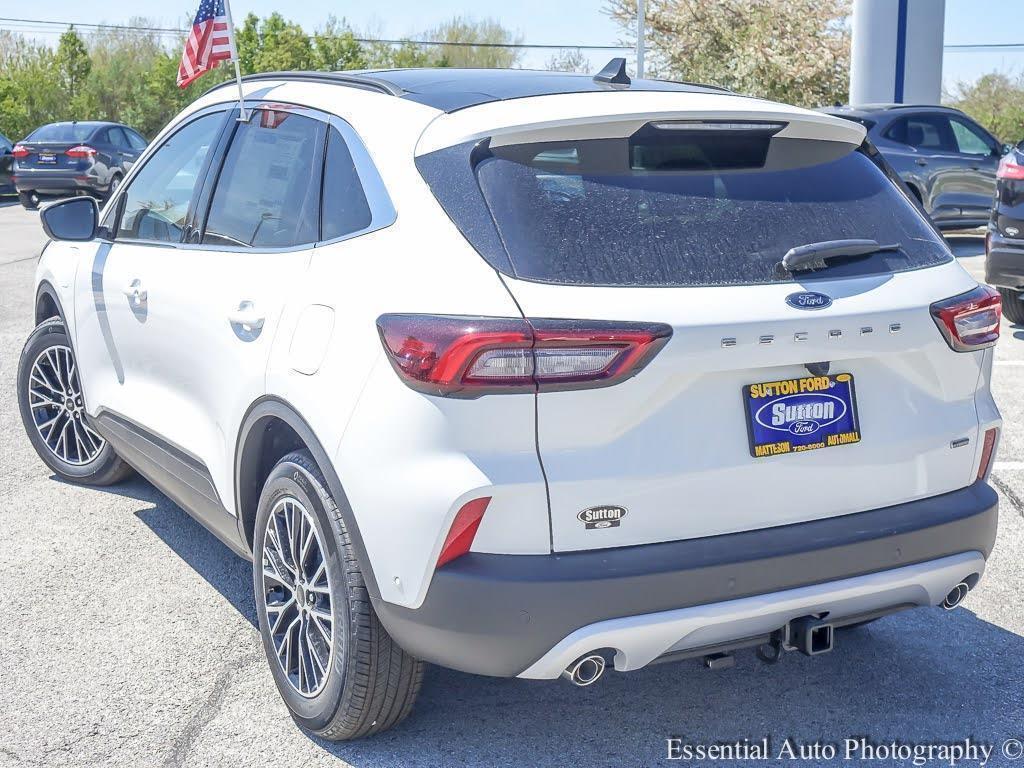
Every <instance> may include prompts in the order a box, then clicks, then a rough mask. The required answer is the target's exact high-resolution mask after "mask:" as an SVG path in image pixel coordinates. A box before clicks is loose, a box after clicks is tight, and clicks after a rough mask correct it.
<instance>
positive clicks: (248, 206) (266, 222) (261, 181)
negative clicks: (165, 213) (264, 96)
mask: <svg viewBox="0 0 1024 768" xmlns="http://www.w3.org/2000/svg"><path fill="white" fill-rule="evenodd" d="M325 130H326V128H325V126H324V124H323V123H322V122H320V121H319V120H314V119H312V118H309V117H305V116H303V115H297V114H294V113H292V112H287V111H282V110H272V109H258V110H256V111H255V114H254V115H253V116H252V117H251V118H250V119H249V121H248V122H246V123H240V124H239V125H238V128H237V131H236V132H235V136H234V138H233V139H232V141H231V146H230V148H229V149H228V152H227V155H226V157H225V159H224V165H223V167H222V169H221V172H220V176H219V178H218V181H217V187H216V189H215V190H214V193H213V198H212V200H211V202H210V213H209V215H208V217H207V220H206V229H205V232H204V234H203V242H204V243H208V244H214V245H226V246H241V247H260V248H287V247H291V246H298V245H305V244H309V243H313V242H315V241H316V240H317V234H318V229H319V221H320V175H321V172H322V169H323V147H324V132H325Z"/></svg>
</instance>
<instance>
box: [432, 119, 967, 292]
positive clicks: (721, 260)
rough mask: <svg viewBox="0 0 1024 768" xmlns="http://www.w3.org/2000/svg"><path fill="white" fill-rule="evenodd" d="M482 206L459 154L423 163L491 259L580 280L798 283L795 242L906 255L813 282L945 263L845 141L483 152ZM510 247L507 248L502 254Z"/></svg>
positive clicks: (513, 269)
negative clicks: (865, 246)
mask: <svg viewBox="0 0 1024 768" xmlns="http://www.w3.org/2000/svg"><path fill="white" fill-rule="evenodd" d="M461 152H462V157H461V162H464V163H467V165H468V163H469V157H468V155H469V153H470V152H472V153H473V155H474V159H475V161H476V162H475V164H474V168H473V174H472V175H473V178H474V181H475V184H476V186H477V194H476V198H475V200H476V201H479V203H482V205H483V208H484V209H485V210H486V216H488V217H489V218H490V219H491V221H492V222H493V227H494V229H495V230H496V235H497V236H496V237H491V236H489V234H488V232H487V228H486V227H485V226H484V224H483V215H482V213H481V209H480V207H479V205H478V204H476V203H475V202H474V197H473V195H472V194H471V191H470V190H469V188H468V184H467V183H466V180H465V179H464V178H463V179H462V180H459V178H458V175H457V174H454V173H451V172H450V168H449V169H448V170H446V166H450V164H451V163H452V162H457V161H456V160H455V159H454V153H452V152H449V151H448V150H441V154H446V155H447V157H448V159H447V161H442V160H443V158H442V157H441V156H440V155H439V153H434V154H435V155H437V157H434V158H430V156H427V158H425V162H423V163H421V164H420V169H421V172H423V173H424V175H425V176H426V177H427V180H428V182H430V183H431V187H432V189H433V190H434V192H435V194H436V195H438V198H439V200H440V201H441V203H442V205H444V206H445V208H446V210H447V211H448V213H449V215H450V216H452V218H453V219H454V220H455V222H456V223H457V224H458V225H459V226H460V228H461V229H462V230H463V232H464V234H466V236H467V237H468V238H469V239H470V241H471V242H473V243H474V245H476V246H477V248H478V250H480V252H481V253H482V254H483V255H484V256H485V257H486V258H487V259H488V261H489V262H490V263H491V264H492V266H494V267H496V268H498V269H500V270H502V271H506V272H509V273H511V274H512V275H514V276H516V277H521V278H524V279H530V280H537V281H543V282H556V283H567V284H580V285H650V286H666V285H679V286H691V285H748V284H759V283H772V282H791V281H794V276H793V275H792V274H789V273H788V272H786V271H785V270H783V269H782V268H781V265H780V262H781V260H782V257H783V255H784V254H785V253H786V252H787V251H788V250H789V249H790V248H793V247H795V246H799V245H804V244H807V243H815V242H822V241H825V240H837V239H844V238H870V239H875V240H877V241H878V242H879V243H885V244H889V243H900V245H901V246H902V248H901V250H899V251H896V252H881V253H877V254H872V255H870V256H866V257H860V258H856V259H851V260H844V261H842V262H834V263H831V264H830V265H829V266H828V267H827V268H826V269H824V270H820V271H818V272H800V273H799V279H800V281H801V282H803V281H805V280H807V279H813V278H815V277H827V278H835V277H844V276H850V275H864V274H878V273H888V272H897V271H902V270H908V269H916V268H920V267H925V266H930V265H933V264H938V263H942V262H945V261H948V260H949V259H950V258H951V256H950V255H949V252H948V249H947V248H946V246H945V244H944V243H943V242H942V241H941V238H940V237H939V236H938V235H937V234H936V233H935V231H934V229H933V228H932V227H931V226H930V225H929V224H928V223H927V222H926V221H925V220H924V219H923V218H922V217H921V216H920V214H919V213H918V212H917V210H916V209H915V208H914V207H913V206H912V205H911V203H910V202H909V201H908V200H907V198H906V197H905V196H904V195H903V194H902V193H901V192H900V191H899V190H898V189H897V188H896V187H895V185H894V184H893V183H892V182H891V181H890V180H889V178H888V177H887V176H886V175H885V174H884V173H883V172H882V171H881V170H880V169H879V167H878V166H877V165H875V163H874V162H873V161H872V160H871V159H870V158H868V157H867V156H866V155H864V154H863V153H861V152H860V151H854V150H852V148H851V147H850V146H849V145H844V144H839V143H836V142H822V141H807V140H794V139H771V138H770V137H768V136H766V135H756V134H751V135H743V134H742V133H736V134H726V133H718V134H714V135H708V134H704V135H701V134H700V132H697V131H694V132H692V134H690V132H687V131H671V132H669V131H666V132H664V134H661V135H659V134H657V132H652V131H650V130H647V131H646V132H640V133H638V134H635V135H634V136H633V137H630V138H628V139H608V140H585V141H577V142H560V143H558V144H543V143H540V144H528V145H519V146H505V147H496V148H494V149H487V148H486V147H483V148H482V147H480V146H477V147H476V148H468V149H467V147H466V146H465V145H464V146H463V148H462V150H461ZM499 249H500V251H499Z"/></svg>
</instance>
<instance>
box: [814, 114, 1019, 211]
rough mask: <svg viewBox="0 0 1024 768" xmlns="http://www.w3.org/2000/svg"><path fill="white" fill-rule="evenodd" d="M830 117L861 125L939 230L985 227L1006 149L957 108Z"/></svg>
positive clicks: (1006, 147) (1007, 148)
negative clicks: (999, 167)
mask: <svg viewBox="0 0 1024 768" xmlns="http://www.w3.org/2000/svg"><path fill="white" fill-rule="evenodd" d="M823 111H824V112H828V113H829V114H832V115H836V116H838V117H843V118H846V119H847V120H853V121H855V122H858V123H860V124H861V125H863V126H864V127H865V128H867V130H868V139H869V140H870V141H871V142H872V143H873V144H874V145H875V146H876V147H877V148H878V150H879V151H880V152H881V153H882V155H883V156H884V157H885V159H886V160H888V161H889V164H890V165H892V167H893V168H894V169H895V170H896V172H897V173H898V174H899V175H900V178H901V179H903V181H904V182H906V184H907V186H908V187H909V188H910V191H911V192H913V194H914V196H915V197H916V198H917V199H918V201H920V203H921V205H923V206H924V209H925V210H926V211H927V212H928V215H929V216H931V217H932V221H934V222H935V224H936V226H938V227H939V228H941V229H965V228H968V227H981V226H984V225H986V224H987V223H988V220H989V214H990V212H991V210H992V199H993V196H994V195H995V189H996V168H997V167H998V165H999V158H1000V157H1002V156H1003V155H1004V154H1006V152H1007V151H1008V150H1009V147H1008V146H1006V145H1003V144H1001V143H1000V142H999V141H998V140H997V139H996V138H995V137H993V136H992V134H990V133H989V132H988V131H986V130H985V129H984V128H982V127H981V126H980V125H978V124H977V123H976V122H974V121H973V120H971V118H969V117H968V116H967V115H965V114H964V113H963V112H961V111H960V110H958V109H951V108H949V107H938V106H907V105H903V104H872V105H866V106H862V107H849V106H846V107H834V108H830V109H825V110H823Z"/></svg>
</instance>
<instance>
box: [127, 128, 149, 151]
mask: <svg viewBox="0 0 1024 768" xmlns="http://www.w3.org/2000/svg"><path fill="white" fill-rule="evenodd" d="M125 135H126V136H128V143H129V144H130V145H131V147H132V149H138V150H142V149H145V148H146V140H145V139H144V138H142V137H141V136H140V135H139V134H137V133H136V132H135V131H132V130H130V129H125Z"/></svg>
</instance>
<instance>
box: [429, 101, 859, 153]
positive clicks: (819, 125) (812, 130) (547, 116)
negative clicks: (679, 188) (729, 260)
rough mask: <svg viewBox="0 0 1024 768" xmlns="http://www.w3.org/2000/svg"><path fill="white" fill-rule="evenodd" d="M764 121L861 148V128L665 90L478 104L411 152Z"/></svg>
mask: <svg viewBox="0 0 1024 768" xmlns="http://www.w3.org/2000/svg"><path fill="white" fill-rule="evenodd" d="M673 119H675V120H682V119H685V120H714V119H717V120H766V121H772V120H775V121H780V122H785V123H787V126H786V128H784V129H783V130H782V131H780V132H779V133H778V134H776V135H777V136H779V137H783V138H795V139H799V138H809V139H821V140H825V141H839V142H844V143H847V144H854V145H859V144H860V143H861V142H862V141H863V140H864V127H863V126H862V125H860V124H859V123H854V122H851V121H849V120H843V119H842V118H838V117H833V116H831V115H825V114H822V113H821V112H814V111H812V110H808V109H801V108H800V107H791V106H788V105H785V104H778V103H775V102H771V101H764V100H761V99H752V98H749V97H746V96H737V95H732V94H724V93H723V94H719V93H681V92H670V91H616V92H613V93H573V94H563V95H556V96H535V97H531V98H529V99H512V100H509V101H496V102H492V103H489V104H481V105H479V106H476V107H470V108H468V109H462V110H458V111H456V112H453V113H451V114H447V115H442V116H440V117H438V118H437V119H436V120H434V121H433V122H432V123H431V124H430V126H429V127H428V128H427V129H426V130H425V131H424V133H423V137H422V138H421V139H420V142H419V145H418V146H417V148H416V154H417V155H424V154H427V153H429V152H433V151H435V150H438V149H443V148H444V147H450V146H454V145H456V144H461V143H463V142H467V141H472V140H475V139H480V138H484V137H491V143H492V145H493V146H501V145H502V144H519V143H528V142H531V141H541V140H547V141H554V140H557V139H559V138H574V139H586V138H598V137H610V138H611V137H621V136H629V135H630V134H632V133H634V132H635V131H636V130H637V129H638V128H640V127H641V126H643V125H644V124H646V123H649V122H651V121H656V120H673Z"/></svg>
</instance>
